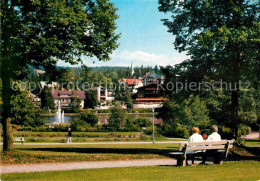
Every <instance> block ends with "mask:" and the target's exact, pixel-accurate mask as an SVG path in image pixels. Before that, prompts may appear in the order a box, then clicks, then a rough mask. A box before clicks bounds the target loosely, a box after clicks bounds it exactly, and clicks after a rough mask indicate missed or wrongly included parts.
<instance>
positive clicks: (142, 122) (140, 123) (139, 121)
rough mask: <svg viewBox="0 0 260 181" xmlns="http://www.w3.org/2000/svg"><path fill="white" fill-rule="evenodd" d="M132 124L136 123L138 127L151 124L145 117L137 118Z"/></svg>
mask: <svg viewBox="0 0 260 181" xmlns="http://www.w3.org/2000/svg"><path fill="white" fill-rule="evenodd" d="M134 124H136V125H137V126H138V127H139V128H142V127H149V126H151V125H152V122H151V121H150V120H149V119H147V118H137V119H136V120H135V121H134Z"/></svg>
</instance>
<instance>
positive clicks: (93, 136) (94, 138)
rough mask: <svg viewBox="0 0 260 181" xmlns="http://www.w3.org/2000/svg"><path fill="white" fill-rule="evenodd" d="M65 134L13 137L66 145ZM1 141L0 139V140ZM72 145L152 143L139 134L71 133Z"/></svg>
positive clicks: (150, 138)
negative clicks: (85, 143)
mask: <svg viewBox="0 0 260 181" xmlns="http://www.w3.org/2000/svg"><path fill="white" fill-rule="evenodd" d="M67 134H68V133H67V132H29V131H28V132H27V131H16V132H14V137H24V139H25V142H26V143H30V142H35V143H66V142H67ZM1 140H2V139H1ZM156 140H157V141H175V140H183V139H166V138H164V137H163V136H159V137H156ZM72 141H73V142H74V143H82V142H83V143H84V142H100V141H101V142H102V141H103V142H104V141H111V142H112V141H124V142H127V141H131V142H132V141H135V142H140V141H152V136H151V135H145V134H143V133H139V132H73V133H72Z"/></svg>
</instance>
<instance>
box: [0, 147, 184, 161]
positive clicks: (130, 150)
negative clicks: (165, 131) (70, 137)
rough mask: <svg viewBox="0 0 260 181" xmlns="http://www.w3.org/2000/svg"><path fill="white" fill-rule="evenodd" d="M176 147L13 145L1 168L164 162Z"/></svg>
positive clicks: (2, 154) (3, 155)
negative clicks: (109, 162) (68, 163)
mask: <svg viewBox="0 0 260 181" xmlns="http://www.w3.org/2000/svg"><path fill="white" fill-rule="evenodd" d="M178 146H179V144H168V143H167V144H122V145H120V144H109V145H104V144H102V145H97V144H93V145H14V147H15V151H13V152H9V153H7V154H5V153H1V157H2V159H1V163H2V164H27V163H55V162H72V161H104V160H130V159H155V158H166V157H167V154H168V152H169V151H174V150H177V149H178Z"/></svg>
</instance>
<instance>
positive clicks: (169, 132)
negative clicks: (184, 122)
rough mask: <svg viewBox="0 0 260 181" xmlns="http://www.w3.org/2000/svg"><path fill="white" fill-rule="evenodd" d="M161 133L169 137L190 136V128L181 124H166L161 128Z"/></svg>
mask: <svg viewBox="0 0 260 181" xmlns="http://www.w3.org/2000/svg"><path fill="white" fill-rule="evenodd" d="M160 133H161V134H162V135H164V136H167V137H178V138H187V137H189V131H188V129H187V128H186V127H183V126H181V125H179V124H165V125H163V127H162V128H161V130H160Z"/></svg>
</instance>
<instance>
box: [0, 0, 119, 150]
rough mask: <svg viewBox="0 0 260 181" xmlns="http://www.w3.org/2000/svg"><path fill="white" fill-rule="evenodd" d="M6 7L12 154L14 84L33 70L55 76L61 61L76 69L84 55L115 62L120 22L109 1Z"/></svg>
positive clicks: (7, 145) (7, 136)
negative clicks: (38, 68)
mask: <svg viewBox="0 0 260 181" xmlns="http://www.w3.org/2000/svg"><path fill="white" fill-rule="evenodd" d="M0 5H1V14H0V15H1V25H2V26H1V27H2V31H1V38H2V39H1V79H2V83H3V94H2V96H3V114H2V116H3V119H2V125H3V150H4V151H8V150H11V149H12V147H13V141H12V133H11V129H10V128H11V125H10V120H11V119H10V116H11V115H10V108H11V107H10V100H11V88H10V87H11V85H10V84H11V80H12V79H14V80H15V79H20V78H21V76H22V75H23V74H22V71H23V70H24V68H25V67H26V66H27V65H28V64H29V65H33V66H40V65H41V66H43V67H44V68H45V70H46V71H47V72H51V71H52V70H54V69H55V64H56V62H57V61H58V60H63V61H65V62H69V63H72V64H75V63H78V62H81V61H82V59H81V57H82V55H85V56H89V57H94V56H95V57H96V58H97V59H98V60H109V59H110V55H111V54H112V51H113V50H114V49H116V48H117V47H118V44H117V39H118V38H119V35H116V34H115V29H116V23H115V20H116V19H117V18H118V16H117V15H116V9H115V8H114V6H113V4H112V3H109V2H108V1H107V0H86V1H82V0H73V1H59V0H54V1H42V0H34V1H28V0H24V1H16V0H3V1H1V4H0Z"/></svg>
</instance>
